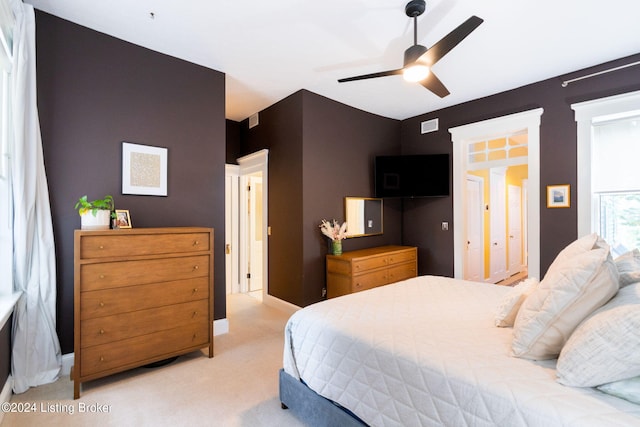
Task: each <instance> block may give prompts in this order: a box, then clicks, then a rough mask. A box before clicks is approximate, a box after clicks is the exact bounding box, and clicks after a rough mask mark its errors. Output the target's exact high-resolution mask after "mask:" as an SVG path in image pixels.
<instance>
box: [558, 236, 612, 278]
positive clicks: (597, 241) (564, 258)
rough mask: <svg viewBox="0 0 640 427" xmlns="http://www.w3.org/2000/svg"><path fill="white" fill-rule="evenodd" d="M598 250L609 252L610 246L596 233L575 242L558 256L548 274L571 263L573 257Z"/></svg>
mask: <svg viewBox="0 0 640 427" xmlns="http://www.w3.org/2000/svg"><path fill="white" fill-rule="evenodd" d="M598 248H606V249H607V250H608V249H609V245H608V244H607V242H605V241H604V240H603V239H602V238H601V237H600V236H598V235H597V234H596V233H591V234H589V235H587V236H583V237H581V238H579V239H577V240H574V241H573V242H571V243H570V244H568V245H567V246H566V247H565V248H564V249H563V250H561V251H560V253H559V254H558V255H557V256H556V258H555V259H554V260H553V262H552V263H551V265H550V266H549V268H548V269H547V274H550V273H551V272H552V271H553V270H555V269H557V268H559V267H561V266H562V265H564V264H566V263H567V262H569V261H570V259H571V258H572V257H574V256H576V255H580V254H582V253H585V252H589V251H590V250H592V249H598Z"/></svg>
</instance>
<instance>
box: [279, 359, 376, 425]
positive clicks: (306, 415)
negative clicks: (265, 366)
mask: <svg viewBox="0 0 640 427" xmlns="http://www.w3.org/2000/svg"><path fill="white" fill-rule="evenodd" d="M279 383H280V402H281V404H282V408H283V409H288V410H290V411H292V412H293V413H294V415H295V416H296V417H297V418H299V419H300V420H301V421H303V422H304V423H305V424H306V425H308V426H312V427H363V426H366V424H365V423H363V422H362V420H360V419H359V418H358V417H356V416H355V415H353V414H352V413H351V412H349V411H348V410H346V409H344V408H343V407H341V406H339V405H337V404H335V403H333V402H332V401H330V400H328V399H326V398H324V397H322V396H320V395H319V394H318V393H316V392H315V391H313V390H311V389H310V388H309V387H307V386H306V385H305V384H304V383H303V382H302V381H299V380H297V379H296V378H293V377H292V376H291V375H289V374H287V373H286V372H285V371H284V369H280V381H279Z"/></svg>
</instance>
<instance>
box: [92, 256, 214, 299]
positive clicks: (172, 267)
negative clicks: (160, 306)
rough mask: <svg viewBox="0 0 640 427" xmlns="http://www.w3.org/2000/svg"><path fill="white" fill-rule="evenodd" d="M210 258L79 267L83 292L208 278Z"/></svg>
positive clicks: (183, 258) (169, 259)
mask: <svg viewBox="0 0 640 427" xmlns="http://www.w3.org/2000/svg"><path fill="white" fill-rule="evenodd" d="M209 260H210V258H209V255H200V256H192V257H178V258H164V259H151V260H141V261H117V262H102V263H95V264H83V265H81V266H80V274H81V276H82V280H81V283H80V290H81V291H83V292H84V291H92V290H98V289H106V288H117V287H122V286H132V285H144V284H149V283H158V282H169V281H173V280H181V279H192V278H196V277H206V276H208V275H209Z"/></svg>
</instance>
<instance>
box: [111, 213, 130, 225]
mask: <svg viewBox="0 0 640 427" xmlns="http://www.w3.org/2000/svg"><path fill="white" fill-rule="evenodd" d="M114 228H131V216H130V215H129V211H128V210H125V209H116V218H115V227H114Z"/></svg>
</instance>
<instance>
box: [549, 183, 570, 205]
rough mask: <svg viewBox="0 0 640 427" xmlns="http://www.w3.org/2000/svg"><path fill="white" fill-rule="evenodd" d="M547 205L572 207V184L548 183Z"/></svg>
mask: <svg viewBox="0 0 640 427" xmlns="http://www.w3.org/2000/svg"><path fill="white" fill-rule="evenodd" d="M547 207H548V208H569V207H571V186H570V185H569V184H562V185H547Z"/></svg>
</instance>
